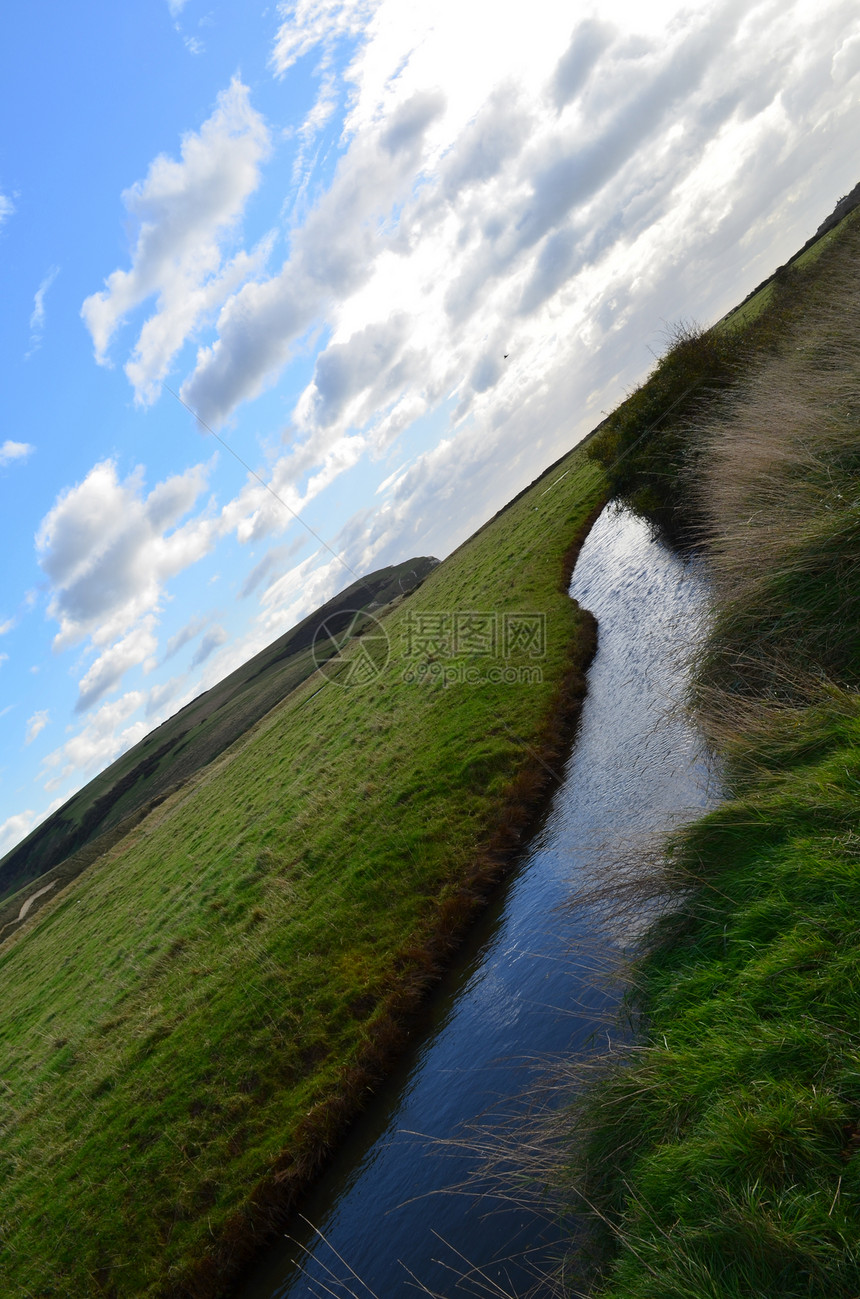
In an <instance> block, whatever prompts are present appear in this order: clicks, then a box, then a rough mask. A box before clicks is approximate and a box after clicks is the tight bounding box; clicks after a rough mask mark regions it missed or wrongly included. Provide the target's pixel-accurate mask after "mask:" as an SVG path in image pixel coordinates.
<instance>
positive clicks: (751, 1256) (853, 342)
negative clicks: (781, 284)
mask: <svg viewBox="0 0 860 1299" xmlns="http://www.w3.org/2000/svg"><path fill="white" fill-rule="evenodd" d="M794 284H795V291H796V296H795V297H794V299H793V300H792V301H791V302H790V303H789V304H788V306H789V308H790V310H789V311H787V313H786V318H787V321H788V323H786V324H785V328H784V330H783V332H782V334H781V337H777V334H776V331H774V333H773V334H772V335H771V337H770V339H769V340H768V346H767V348H766V349H763V351H760V352H759V353H758V357H757V358H756V355H755V354H754V353H750V354H749V355H748V357H747V361H746V371H745V373H743V374H741V372H740V371H739V372H738V379H737V383H736V386H735V388H734V391H733V393H732V395H731V396H730V397H729V398H728V399H725V398H723V399H722V401H718V402H714V403H712V405H711V411H710V415H709V418H708V419H707V420H706V421H703V420H702V418H701V416H700V418H699V419H698V421H696V420H692V421H690V422H688V424H687V426H686V428H682V429H679V430H677V434H676V438H675V445H676V449H677V446H678V445H679V444H683V445H684V446H685V447H686V448H688V451H687V453H686V455H684V456H683V457H682V465H681V472H680V474H679V472H678V471H679V465H678V463H677V461H676V462H675V465H674V479H673V481H672V483H671V488H669V487H667V490H666V492H665V500H666V501H667V502H670V498H671V495H672V494H673V493H674V495H675V496H676V497H679V498H680V497H683V496H684V494H686V493H690V494H691V501H690V500H688V501H685V502H684V504H685V506H686V515H687V517H688V518H694V519H698V520H699V531H700V536H701V539H702V540H703V543H704V545H705V548H706V553H707V555H708V557H709V561H710V564H711V568H712V572H713V575H714V583H715V604H716V609H715V614H716V617H715V623H714V627H713V631H712V634H711V636H710V639H709V641H708V643H707V646H706V648H705V651H704V653H703V655H702V657H701V661H700V662H699V664H698V669H697V675H696V682H695V689H694V705H695V708H696V710H697V713H698V716H699V718H700V719H701V721H702V724H703V725H704V727H705V730H706V732H707V733H708V734H709V736H710V738H711V740H712V742H713V743H714V745H715V747H716V748H717V750H718V751H719V752H720V753H721V754H722V756H723V757H724V759H725V763H726V781H727V793H728V795H729V796H728V798H727V801H726V802H725V803H724V804H723V805H722V806H721V807H720V808H718V809H717V810H716V811H714V812H712V813H710V814H709V815H708V816H707V817H705V818H704V819H703V820H701V821H699V822H698V823H696V824H695V825H693V826H691V827H690V828H688V829H686V830H685V831H684V832H682V833H681V834H680V835H679V836H678V838H677V839H676V840H675V842H674V844H673V845H672V851H671V853H670V855H669V857H668V860H667V865H666V875H665V880H664V884H665V885H666V887H668V888H669V889H673V890H675V893H676V896H677V898H678V909H677V911H676V913H675V914H674V915H673V916H671V917H670V918H668V919H664V920H663V921H661V922H660V923H659V924H658V925H657V927H656V930H655V931H654V932H653V933H652V934H651V936H650V943H649V947H648V950H647V952H646V955H645V957H644V959H643V960H642V961H641V963H640V964H639V965H638V966H637V967H636V969H635V972H634V978H635V984H636V994H635V1000H636V1003H637V1004H638V1006H639V1008H640V1010H641V1011H642V1013H643V1016H644V1019H643V1032H642V1036H641V1038H640V1040H639V1043H638V1045H637V1046H636V1047H635V1048H633V1049H632V1050H631V1051H630V1052H629V1053H628V1057H627V1060H626V1063H625V1065H624V1067H619V1068H614V1069H611V1070H610V1071H609V1073H608V1076H607V1077H606V1078H605V1079H604V1080H603V1081H602V1082H601V1083H600V1084H599V1085H598V1086H596V1087H595V1088H594V1089H593V1090H592V1091H591V1093H590V1095H589V1096H588V1098H587V1099H586V1100H584V1101H583V1102H582V1103H581V1105H580V1108H579V1111H578V1122H579V1123H581V1124H582V1125H583V1128H581V1129H580V1130H581V1131H582V1130H584V1131H586V1132H587V1134H588V1135H587V1138H586V1139H585V1140H584V1141H583V1142H582V1143H581V1145H580V1147H579V1150H578V1153H577V1156H576V1159H575V1161H574V1168H573V1169H572V1171H571V1173H570V1176H571V1179H572V1182H571V1184H572V1185H573V1186H575V1187H576V1188H577V1191H578V1192H583V1193H584V1194H585V1196H586V1197H587V1199H588V1201H589V1202H590V1204H591V1205H592V1207H593V1208H594V1210H596V1217H598V1218H599V1221H600V1222H602V1224H603V1228H604V1243H605V1245H606V1247H607V1256H606V1259H605V1260H604V1265H603V1271H602V1274H601V1276H600V1278H599V1280H598V1281H597V1283H596V1290H595V1293H596V1294H599V1295H601V1296H604V1297H605V1299H633V1297H634V1296H635V1297H637V1299H639V1297H640V1296H641V1297H644V1296H646V1295H647V1296H648V1297H649V1299H656V1297H657V1296H659V1297H660V1299H664V1297H665V1299H669V1297H671V1299H676V1297H677V1299H681V1297H682V1296H683V1299H717V1297H719V1299H729V1297H731V1299H735V1297H736V1299H741V1297H743V1299H751V1297H752V1296H756V1299H759V1297H760V1296H774V1299H776V1296H779V1299H793V1297H794V1296H797V1297H798V1299H800V1296H804V1297H805V1299H810V1297H812V1296H814V1297H816V1299H819V1297H820V1299H836V1297H837V1296H839V1297H842V1299H849V1297H850V1299H856V1296H857V1295H858V1293H860V1229H858V1223H860V1153H858V1152H860V694H858V690H860V341H858V340H860V225H858V224H857V223H856V222H852V221H851V220H849V222H848V223H847V224H846V225H845V228H844V229H843V230H842V231H841V233H840V235H839V238H838V239H831V240H830V241H829V243H828V246H827V248H826V249H825V250H824V252H823V253H822V255H821V257H820V258H819V260H818V262H817V263H816V265H815V267H814V268H810V269H809V272H808V274H807V276H806V278H805V279H796V280H795V282H794ZM690 448H692V450H690ZM664 451H666V449H665V448H664V449H663V451H661V453H660V454H661V456H662V454H663V452H664ZM666 454H667V455H668V454H669V453H668V452H666ZM654 463H656V459H655V462H654ZM684 466H686V468H684ZM628 486H629V488H630V489H631V490H633V492H634V493H635V490H636V483H635V479H634V478H632V477H631V480H630V482H629V484H628ZM690 505H692V508H690ZM580 1203H581V1201H580Z"/></svg>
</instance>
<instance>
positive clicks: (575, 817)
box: [236, 506, 718, 1299]
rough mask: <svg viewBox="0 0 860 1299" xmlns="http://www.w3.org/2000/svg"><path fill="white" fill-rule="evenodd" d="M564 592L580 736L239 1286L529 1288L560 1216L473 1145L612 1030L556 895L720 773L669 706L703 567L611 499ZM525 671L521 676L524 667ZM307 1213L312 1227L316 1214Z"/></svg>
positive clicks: (262, 1297)
mask: <svg viewBox="0 0 860 1299" xmlns="http://www.w3.org/2000/svg"><path fill="white" fill-rule="evenodd" d="M570 590H571V595H573V596H574V597H575V598H576V599H577V600H578V601H579V602H580V604H582V605H583V606H584V607H585V608H588V609H591V610H592V611H593V612H594V614H595V615H596V617H597V619H598V624H599V645H598V652H597V655H596V657H595V659H594V662H593V664H592V667H591V669H590V671H589V690H588V696H587V699H586V702H585V706H584V709H583V714H582V719H581V723H580V728H579V733H578V736H577V740H576V744H575V746H574V751H573V753H572V754H571V756H570V758H569V759H568V761H567V764H566V767H565V771H564V773H563V774H564V779H563V782H562V784H561V785H560V787H559V788H558V790H557V792H556V794H555V795H554V797H553V799H552V802H551V805H550V808H549V810H548V812H547V815H546V817H545V820H544V823H543V825H542V827H541V829H540V830H539V832H538V833H537V835H536V836H535V838H534V839H533V841H532V844H531V846H530V848H529V849H528V851H527V852H526V853H525V854H524V855H523V860H522V863H521V865H520V866H519V867H518V869H517V870H516V872H515V873H514V874H513V876H512V877H511V878H510V879H509V880H508V882H507V884H506V885H505V887H504V889H503V890H501V895H500V896H499V898H498V899H497V900H496V902H495V904H494V905H493V906H492V907H491V908H490V909H489V910H488V912H487V913H486V914H485V916H484V917H482V920H481V922H480V923H479V925H478V926H477V928H476V931H475V933H474V935H473V936H472V939H471V940H470V943H469V944H468V946H467V949H466V950H464V951H463V952H462V953H461V955H460V957H459V960H458V962H457V965H456V968H454V969H452V970H451V971H450V972H449V975H448V976H447V978H446V980H445V981H444V983H443V984H442V986H441V987H440V989H439V990H438V992H437V994H436V996H435V997H434V1005H433V1010H432V1022H431V1023H430V1026H429V1029H428V1031H427V1033H426V1035H425V1036H424V1037H423V1039H422V1040H421V1041H420V1042H417V1043H416V1044H415V1045H414V1046H413V1048H412V1049H411V1051H410V1052H409V1053H408V1054H407V1056H406V1058H404V1059H403V1060H402V1061H401V1064H400V1066H399V1068H398V1070H397V1074H396V1076H395V1077H393V1078H392V1079H391V1080H389V1082H388V1084H387V1085H386V1086H385V1088H383V1089H381V1090H380V1093H379V1094H378V1096H377V1097H376V1098H375V1104H374V1105H372V1106H371V1107H370V1108H369V1109H368V1110H367V1111H366V1112H365V1113H364V1114H363V1115H362V1116H361V1118H360V1120H359V1122H358V1123H357V1124H356V1125H355V1130H354V1132H353V1134H352V1135H351V1137H349V1138H348V1139H347V1141H346V1143H345V1144H344V1146H343V1147H342V1149H341V1150H340V1151H339V1156H338V1159H337V1161H336V1166H335V1167H334V1168H332V1169H331V1171H330V1172H329V1174H328V1175H327V1177H326V1178H325V1179H324V1181H323V1182H322V1184H321V1185H320V1186H319V1187H318V1188H317V1190H316V1191H315V1192H314V1194H313V1195H312V1196H310V1197H309V1198H308V1200H307V1201H306V1203H305V1204H304V1206H303V1211H304V1214H305V1217H306V1218H307V1219H308V1223H306V1222H304V1221H302V1220H298V1221H297V1222H296V1223H295V1224H294V1225H293V1226H292V1227H291V1228H290V1231H289V1235H288V1236H285V1238H284V1239H283V1240H282V1241H280V1242H278V1243H276V1245H274V1246H273V1247H271V1248H270V1249H269V1250H268V1251H267V1253H266V1254H265V1255H264V1257H262V1258H261V1259H260V1260H259V1261H258V1264H257V1265H256V1267H255V1268H254V1270H253V1271H252V1272H251V1273H249V1275H248V1276H247V1278H246V1280H245V1282H244V1284H243V1285H242V1286H241V1288H240V1289H238V1290H237V1291H236V1299H305V1297H308V1296H314V1297H315V1299H316V1297H317V1296H327V1295H335V1296H351V1295H355V1296H359V1297H360V1299H371V1296H376V1297H377V1299H396V1297H397V1296H400V1295H405V1296H408V1295H410V1294H419V1293H425V1294H427V1293H432V1294H436V1295H445V1296H452V1297H453V1296H455V1295H489V1294H493V1295H497V1296H499V1297H501V1296H502V1295H512V1296H513V1295H518V1294H519V1295H522V1294H524V1293H525V1292H526V1290H527V1289H528V1288H529V1286H530V1285H531V1284H533V1283H534V1278H535V1276H536V1275H538V1274H539V1273H540V1269H541V1267H542V1266H543V1265H545V1264H546V1262H547V1261H548V1260H549V1259H551V1257H552V1255H553V1246H554V1245H555V1244H557V1228H555V1227H554V1225H553V1224H552V1223H549V1222H547V1221H546V1220H544V1218H542V1217H540V1216H538V1215H537V1214H532V1213H531V1212H529V1211H527V1210H523V1209H521V1208H517V1207H515V1206H513V1205H511V1204H509V1203H508V1204H506V1203H504V1202H502V1201H499V1200H498V1199H494V1198H490V1197H488V1196H487V1195H482V1194H481V1193H480V1190H481V1188H480V1187H479V1186H476V1185H475V1184H473V1182H471V1181H470V1180H469V1179H470V1174H471V1175H472V1176H474V1171H475V1169H476V1167H477V1164H478V1156H477V1155H476V1154H474V1153H472V1152H471V1151H469V1150H466V1149H464V1148H463V1147H462V1146H461V1145H460V1144H458V1135H462V1133H463V1131H464V1129H466V1128H468V1129H469V1130H470V1131H471V1132H472V1133H473V1134H474V1133H475V1132H476V1131H478V1132H480V1131H488V1130H489V1131H490V1132H491V1131H492V1129H493V1125H494V1124H499V1123H502V1122H504V1117H503V1116H504V1115H505V1114H510V1113H511V1112H512V1110H515V1109H516V1107H517V1105H518V1104H520V1103H521V1102H520V1101H518V1098H519V1097H520V1096H521V1095H522V1093H523V1092H524V1090H526V1089H527V1088H528V1086H529V1082H530V1080H533V1079H534V1077H535V1068H536V1065H537V1067H539V1068H541V1069H544V1068H545V1062H546V1060H547V1058H549V1057H556V1058H558V1057H560V1056H566V1057H569V1056H570V1055H571V1054H578V1055H583V1054H585V1053H587V1052H588V1051H593V1050H595V1049H599V1048H600V1047H601V1046H602V1045H603V1044H604V1043H605V1033H606V1031H607V1027H611V1024H612V1011H613V1010H614V1009H615V1008H616V1007H617V1003H618V997H619V988H618V986H617V984H616V983H615V982H614V981H613V978H612V974H611V971H612V969H613V967H614V965H615V963H616V958H617V954H618V949H617V948H614V947H613V943H614V942H618V943H619V944H621V943H623V942H624V941H625V938H626V937H628V936H629V935H624V934H619V935H617V938H616V939H614V940H613V939H612V938H609V937H607V936H606V934H605V931H604V932H603V934H602V936H601V937H599V938H598V937H596V936H595V926H594V923H593V917H592V922H591V924H589V912H588V909H587V908H582V909H579V910H577V911H576V912H571V911H570V910H569V909H566V908H565V907H564V906H563V904H564V903H565V901H567V900H568V899H569V898H570V897H571V895H572V894H575V893H576V891H577V887H578V885H579V886H580V887H581V885H582V883H583V882H584V881H586V880H587V881H589V882H590V883H593V882H594V879H595V877H596V876H597V877H598V878H599V876H600V872H601V869H602V868H604V867H605V866H607V865H609V864H611V862H612V861H613V860H614V859H617V858H618V855H619V853H620V852H622V851H623V850H624V849H625V847H627V848H629V847H630V846H631V845H635V843H636V842H637V841H639V840H642V839H645V838H646V837H647V836H649V835H650V834H652V833H653V832H654V831H661V830H664V829H669V828H670V827H672V826H673V825H677V824H679V823H681V822H683V821H684V820H687V819H689V818H690V817H692V816H696V815H698V814H699V813H700V812H701V810H702V809H703V808H705V807H707V806H709V805H711V804H712V803H713V802H714V801H715V800H716V797H717V793H718V791H717V789H716V787H715V784H716V783H715V780H714V777H713V774H712V773H711V772H710V770H709V767H708V764H707V761H706V756H705V754H704V752H703V750H702V748H701V745H700V742H699V740H698V738H697V736H696V735H695V733H694V732H692V731H691V729H690V728H689V727H688V726H687V725H686V723H685V722H684V720H683V719H682V718H681V716H680V715H679V713H678V712H677V711H676V710H675V705H676V704H677V702H678V700H679V698H680V697H681V695H682V693H683V688H684V665H683V659H684V653H685V652H686V651H687V650H688V649H689V648H690V647H691V646H692V645H693V644H694V643H695V642H696V640H697V639H698V638H699V637H700V636H701V635H702V632H703V630H704V614H703V609H704V594H705V592H704V587H703V583H702V579H701V575H700V572H699V570H698V568H697V566H696V564H695V562H693V561H684V560H682V559H680V558H679V557H678V556H677V555H675V554H674V553H673V552H671V551H670V550H668V549H667V548H666V547H664V546H663V545H662V544H661V543H660V542H655V541H652V540H651V537H650V534H649V531H648V529H647V527H646V526H645V525H644V524H642V523H641V522H640V521H639V520H637V519H636V518H634V517H633V516H632V515H630V514H629V513H627V512H624V511H618V510H616V508H615V507H614V506H609V507H607V509H606V510H604V512H603V514H602V515H601V516H600V518H599V519H598V521H597V523H596V524H595V526H594V528H593V529H592V531H591V533H590V535H589V537H588V539H587V540H586V543H585V545H584V547H583V549H582V552H581V554H580V557H579V560H578V561H577V565H576V569H575V572H574V575H573V581H572V582H571V588H570ZM523 688H524V689H525V688H527V687H523ZM309 1223H312V1224H313V1227H311V1226H310V1225H309Z"/></svg>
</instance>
